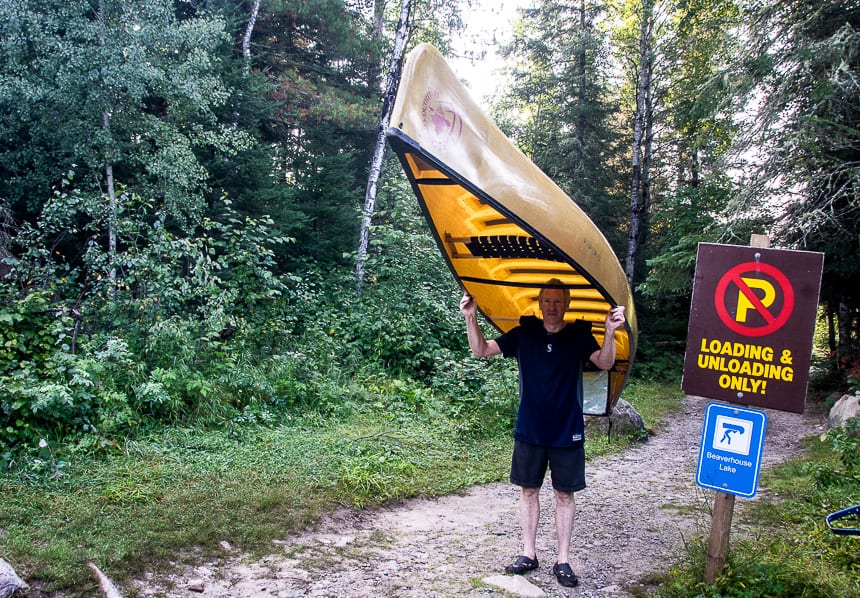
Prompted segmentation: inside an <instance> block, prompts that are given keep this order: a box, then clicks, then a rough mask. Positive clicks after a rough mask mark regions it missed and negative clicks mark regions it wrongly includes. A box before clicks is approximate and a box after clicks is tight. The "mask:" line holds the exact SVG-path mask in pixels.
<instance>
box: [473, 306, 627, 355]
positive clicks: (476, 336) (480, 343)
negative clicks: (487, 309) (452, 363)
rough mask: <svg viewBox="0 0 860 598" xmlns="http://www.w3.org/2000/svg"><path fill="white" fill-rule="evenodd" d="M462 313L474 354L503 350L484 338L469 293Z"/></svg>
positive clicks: (488, 353)
mask: <svg viewBox="0 0 860 598" xmlns="http://www.w3.org/2000/svg"><path fill="white" fill-rule="evenodd" d="M460 313H461V314H463V317H464V318H465V319H466V337H467V338H468V339H469V349H471V351H472V355H474V356H476V357H491V356H493V355H498V354H500V353H501V352H502V350H501V349H500V348H499V344H498V343H497V342H496V341H494V340H490V341H488V340H487V339H485V338H484V333H483V332H481V327H480V326H478V304H477V303H476V302H475V299H474V297H472V296H471V295H469V294H468V293H465V294H463V298H462V299H460ZM613 351H614V348H613Z"/></svg>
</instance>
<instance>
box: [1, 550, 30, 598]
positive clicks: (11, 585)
mask: <svg viewBox="0 0 860 598" xmlns="http://www.w3.org/2000/svg"><path fill="white" fill-rule="evenodd" d="M28 589H30V586H28V585H27V584H26V583H25V582H24V580H23V579H21V578H20V577H18V574H17V573H15V570H14V569H13V568H12V565H10V564H9V563H7V562H6V561H5V560H3V559H0V598H9V596H11V595H12V594H14V593H15V592H16V591H18V590H22V591H23V590H28Z"/></svg>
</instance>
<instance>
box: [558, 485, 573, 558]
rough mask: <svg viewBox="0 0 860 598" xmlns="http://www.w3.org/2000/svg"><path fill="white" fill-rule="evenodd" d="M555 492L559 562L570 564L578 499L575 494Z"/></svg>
mask: <svg viewBox="0 0 860 598" xmlns="http://www.w3.org/2000/svg"><path fill="white" fill-rule="evenodd" d="M554 492H555V533H556V535H557V537H558V562H559V563H569V562H570V540H571V538H572V537H573V520H574V517H575V516H576V499H575V498H574V494H573V492H559V491H558V490H554Z"/></svg>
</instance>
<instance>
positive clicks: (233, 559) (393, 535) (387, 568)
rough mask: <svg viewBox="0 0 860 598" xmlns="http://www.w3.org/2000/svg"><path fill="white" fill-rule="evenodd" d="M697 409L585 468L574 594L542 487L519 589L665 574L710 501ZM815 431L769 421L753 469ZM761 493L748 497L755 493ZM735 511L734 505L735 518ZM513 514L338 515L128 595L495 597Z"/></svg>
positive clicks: (473, 492) (807, 424) (502, 491)
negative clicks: (533, 559) (530, 562)
mask: <svg viewBox="0 0 860 598" xmlns="http://www.w3.org/2000/svg"><path fill="white" fill-rule="evenodd" d="M707 402H708V401H707V400H705V399H701V398H697V397H690V398H688V399H687V400H686V401H685V403H684V409H683V412H681V413H678V414H677V415H676V416H674V417H673V418H672V420H671V421H670V422H669V424H668V425H667V426H665V427H664V429H663V430H661V431H660V432H659V433H657V434H656V435H655V436H653V437H652V438H651V439H650V440H649V441H647V442H646V443H644V444H642V445H641V446H638V447H636V448H633V449H631V450H628V451H626V452H625V453H624V454H622V455H617V456H611V457H607V458H603V459H600V460H597V461H595V462H593V463H590V464H589V465H588V468H587V472H586V473H587V480H588V484H589V487H588V488H587V489H586V490H585V491H583V492H582V493H579V494H577V507H578V512H577V519H576V527H575V530H574V540H573V551H572V553H573V554H574V555H575V556H574V562H572V563H571V564H572V565H573V568H574V571H576V573H577V574H578V575H579V576H580V579H581V583H580V586H579V587H578V588H576V589H574V590H571V589H568V588H563V587H561V586H559V585H558V584H557V583H556V581H555V578H554V577H553V575H552V572H551V567H552V564H553V563H554V562H555V561H554V558H555V552H556V550H555V531H554V525H553V521H552V513H553V507H554V504H553V499H552V497H551V490H550V489H549V488H548V486H549V485H548V484H547V485H545V487H544V491H543V494H542V516H541V527H540V529H539V531H538V559H539V560H540V562H541V566H540V568H539V569H538V570H536V571H534V572H532V573H530V574H529V575H528V576H526V579H527V580H528V581H529V582H531V583H532V584H534V586H537V588H540V590H542V591H543V592H545V594H546V595H547V596H550V597H557V596H582V597H589V596H601V597H607V596H629V595H630V594H629V593H628V592H626V591H625V586H626V585H627V584H628V583H629V582H632V581H636V580H637V579H639V578H640V577H641V576H642V575H644V574H646V573H648V572H653V571H660V570H662V569H664V568H666V566H667V565H669V564H670V563H672V562H674V560H675V559H676V558H677V555H679V554H680V551H681V549H682V546H683V542H684V539H685V538H689V537H691V536H692V535H693V534H695V533H696V532H697V531H703V530H705V531H706V530H708V529H710V518H709V515H708V509H709V508H710V505H711V503H712V501H713V498H712V496H713V494H712V493H711V492H706V491H704V490H702V489H701V488H699V487H698V486H696V484H695V469H696V463H697V459H698V446H699V440H700V436H701V428H702V421H703V418H704V411H705V406H706V404H707ZM823 431H824V419H823V417H822V416H820V415H818V416H816V415H812V414H804V415H802V416H801V415H795V414H790V413H785V412H781V411H769V412H768V429H767V434H766V438H765V448H764V458H763V461H764V466H765V467H767V466H769V465H772V464H774V463H778V462H781V461H784V460H786V459H788V458H789V457H792V456H794V455H796V454H798V453H800V452H801V440H802V439H803V438H804V437H805V436H809V435H810V434H820V433H822V432H823ZM766 492H767V489H766V488H760V489H759V495H764V494H765V493H766ZM752 500H756V499H752ZM744 502H745V499H739V500H738V501H737V503H736V504H737V505H738V506H737V507H736V508H738V509H740V508H743V503H744ZM517 505H518V490H517V489H516V488H514V487H512V486H510V485H508V484H504V483H500V484H489V485H484V486H477V487H474V488H471V489H469V491H468V492H465V493H463V494H462V495H457V496H450V497H445V498H441V499H433V500H428V499H416V500H409V501H405V502H403V503H401V504H398V505H395V506H392V507H389V508H385V509H378V510H372V511H362V512H354V511H343V512H339V513H335V514H333V515H332V516H331V517H329V518H327V519H326V520H325V521H323V522H322V523H321V524H320V525H319V527H318V528H317V529H315V530H312V531H309V532H307V533H304V534H301V535H297V536H291V537H287V538H284V539H282V540H278V541H276V542H275V544H276V550H274V551H273V553H272V554H271V555H269V556H267V557H266V558H264V559H262V560H259V561H250V560H248V559H246V558H243V557H241V556H233V555H232V554H230V553H227V556H226V557H225V558H224V559H221V560H219V561H217V562H214V561H213V562H210V563H207V564H204V565H201V566H198V567H195V568H193V569H190V570H188V571H186V572H185V573H184V574H183V575H181V576H179V577H175V578H171V579H163V578H149V579H145V580H141V581H140V582H139V584H138V585H137V587H138V589H139V591H140V592H141V594H142V595H145V596H166V597H168V598H173V597H188V596H219V597H221V596H223V597H226V596H229V597H231V598H250V597H258V596H259V597H267V596H270V597H277V598H300V597H301V598H310V597H338V598H359V597H367V598H371V597H373V598H380V597H397V598H402V597H419V596H420V597H422V598H426V597H453V596H458V597H459V596H504V595H505V593H504V592H503V591H502V590H500V589H498V588H494V587H491V586H487V585H486V584H484V583H483V582H482V580H483V579H485V578H487V577H489V576H492V575H497V574H499V573H501V572H502V570H503V567H504V565H505V564H507V563H508V562H509V561H510V560H511V559H512V557H513V556H515V555H516V554H517V552H518V550H519V547H520V536H519V524H518V515H517ZM192 586H196V587H195V588H194V590H192V589H190V587H192Z"/></svg>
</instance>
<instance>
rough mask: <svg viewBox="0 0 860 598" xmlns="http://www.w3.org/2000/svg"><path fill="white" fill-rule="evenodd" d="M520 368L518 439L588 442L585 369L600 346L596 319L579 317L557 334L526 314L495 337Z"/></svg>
mask: <svg viewBox="0 0 860 598" xmlns="http://www.w3.org/2000/svg"><path fill="white" fill-rule="evenodd" d="M496 342H497V343H498V345H499V348H500V349H501V350H502V354H503V355H504V356H505V357H516V358H517V363H518V366H519V370H520V407H519V412H518V413H517V425H516V429H515V430H514V438H516V439H517V440H521V441H523V442H528V443H530V444H537V445H541V446H575V445H578V444H581V443H582V442H583V440H584V437H583V428H584V422H583V417H582V368H583V365H584V364H585V363H586V362H587V361H588V359H589V357H591V354H592V353H594V352H595V351H598V350H599V349H600V345H599V344H598V343H597V340H595V338H594V336H592V334H591V323H589V322H586V321H584V320H577V321H576V322H572V323H569V324H567V325H566V326H565V327H564V328H562V329H561V330H560V331H558V332H556V333H550V332H547V331H546V330H545V329H544V327H543V321H541V320H539V319H538V318H536V317H535V316H523V317H522V318H520V325H519V326H517V327H516V328H514V329H513V330H510V331H509V332H507V333H505V334H503V335H502V336H500V337H499V338H497V339H496Z"/></svg>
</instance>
